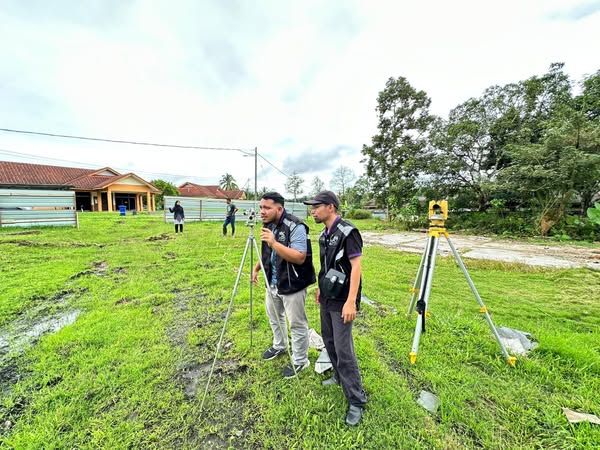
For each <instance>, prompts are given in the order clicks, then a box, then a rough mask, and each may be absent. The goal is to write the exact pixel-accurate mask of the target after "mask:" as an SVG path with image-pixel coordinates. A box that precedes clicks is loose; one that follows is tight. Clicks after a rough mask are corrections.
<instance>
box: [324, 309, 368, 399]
mask: <svg viewBox="0 0 600 450" xmlns="http://www.w3.org/2000/svg"><path fill="white" fill-rule="evenodd" d="M321 334H322V336H323V342H324V343H325V348H326V349H327V353H328V354H329V359H330V360H331V364H332V365H333V370H334V371H335V375H336V377H337V379H338V380H339V382H340V385H341V386H342V389H343V391H344V395H345V396H346V398H347V399H348V403H350V404H351V405H354V406H360V407H364V405H365V404H366V403H367V395H366V394H365V391H364V389H363V385H362V380H361V377H360V371H359V370H358V362H357V361H356V354H355V353H354V342H353V340H352V322H349V323H344V320H343V319H342V313H341V312H340V311H326V309H325V306H324V305H321Z"/></svg>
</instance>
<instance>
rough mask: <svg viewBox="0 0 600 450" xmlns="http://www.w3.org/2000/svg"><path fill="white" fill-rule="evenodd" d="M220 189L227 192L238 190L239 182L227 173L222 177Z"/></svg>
mask: <svg viewBox="0 0 600 450" xmlns="http://www.w3.org/2000/svg"><path fill="white" fill-rule="evenodd" d="M219 187H220V188H221V189H225V190H226V191H232V190H234V189H238V185H237V181H235V178H233V175H231V174H230V173H226V174H225V175H223V176H222V177H221V180H220V181H219Z"/></svg>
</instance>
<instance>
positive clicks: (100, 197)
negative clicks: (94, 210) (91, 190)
mask: <svg viewBox="0 0 600 450" xmlns="http://www.w3.org/2000/svg"><path fill="white" fill-rule="evenodd" d="M96 194H98V211H102V192H101V191H98V192H97V193H96Z"/></svg>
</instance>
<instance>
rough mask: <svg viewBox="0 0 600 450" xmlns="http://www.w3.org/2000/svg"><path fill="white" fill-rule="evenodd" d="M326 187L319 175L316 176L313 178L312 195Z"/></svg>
mask: <svg viewBox="0 0 600 450" xmlns="http://www.w3.org/2000/svg"><path fill="white" fill-rule="evenodd" d="M324 189H325V183H324V182H323V180H321V179H320V178H319V177H317V176H315V177H314V178H313V180H312V190H311V191H310V193H311V194H312V195H317V194H318V193H319V192H321V191H322V190H324Z"/></svg>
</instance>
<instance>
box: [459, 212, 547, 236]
mask: <svg viewBox="0 0 600 450" xmlns="http://www.w3.org/2000/svg"><path fill="white" fill-rule="evenodd" d="M448 228H450V229H451V230H464V231H469V232H474V233H491V234H499V235H503V236H536V234H537V230H536V227H535V219H534V218H533V217H532V216H531V215H529V214H527V213H520V212H519V213H503V212H499V211H493V210H490V211H487V212H480V211H470V212H461V213H454V212H452V213H450V216H449V217H448Z"/></svg>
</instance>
